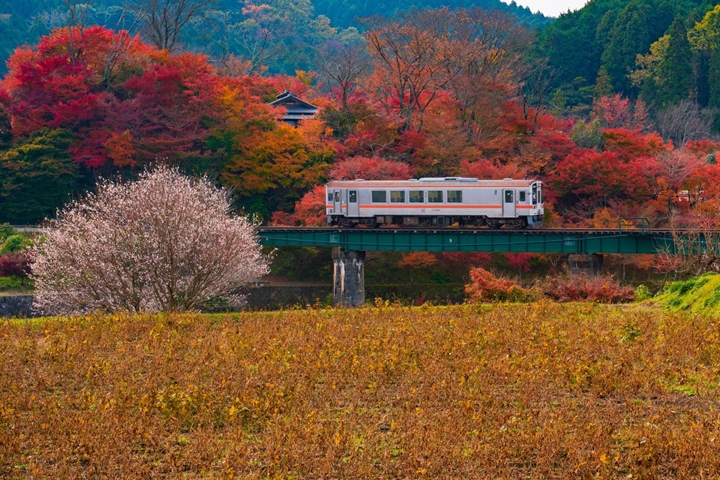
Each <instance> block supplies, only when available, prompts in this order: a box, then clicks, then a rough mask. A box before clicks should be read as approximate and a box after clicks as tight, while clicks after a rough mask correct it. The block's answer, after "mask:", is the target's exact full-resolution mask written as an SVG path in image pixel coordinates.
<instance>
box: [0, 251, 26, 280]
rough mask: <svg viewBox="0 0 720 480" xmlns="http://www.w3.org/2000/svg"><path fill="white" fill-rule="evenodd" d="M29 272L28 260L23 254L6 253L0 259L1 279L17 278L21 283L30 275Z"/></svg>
mask: <svg viewBox="0 0 720 480" xmlns="http://www.w3.org/2000/svg"><path fill="white" fill-rule="evenodd" d="M29 270H30V266H29V262H28V258H27V255H26V254H24V253H19V252H13V253H6V254H5V255H3V256H1V257H0V276H2V277H17V278H19V279H20V280H21V283H22V282H23V280H24V279H25V278H26V277H27V275H28V273H30V272H29Z"/></svg>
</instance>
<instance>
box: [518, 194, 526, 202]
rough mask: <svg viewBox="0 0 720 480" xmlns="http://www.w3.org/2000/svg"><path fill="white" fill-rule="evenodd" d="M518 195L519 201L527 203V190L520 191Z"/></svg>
mask: <svg viewBox="0 0 720 480" xmlns="http://www.w3.org/2000/svg"><path fill="white" fill-rule="evenodd" d="M518 196H519V197H520V198H518V201H520V202H523V203H525V198H526V196H527V195H525V192H519V193H518Z"/></svg>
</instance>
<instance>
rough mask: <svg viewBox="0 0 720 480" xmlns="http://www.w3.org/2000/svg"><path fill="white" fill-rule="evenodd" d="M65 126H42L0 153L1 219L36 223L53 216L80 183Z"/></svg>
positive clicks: (69, 136)
mask: <svg viewBox="0 0 720 480" xmlns="http://www.w3.org/2000/svg"><path fill="white" fill-rule="evenodd" d="M72 142H73V137H72V135H71V134H70V133H68V132H67V131H66V130H41V131H39V132H37V133H36V134H35V135H33V136H32V137H30V138H29V139H28V140H26V141H25V142H23V143H20V144H18V145H15V146H13V147H12V148H10V149H9V150H7V151H5V152H2V153H0V221H2V222H8V223H13V224H33V223H36V222H38V221H40V220H42V219H43V218H44V217H47V216H52V215H54V213H55V209H56V208H59V207H61V206H62V205H63V204H64V203H65V202H66V201H67V200H68V199H69V196H70V194H72V193H73V192H74V191H76V189H77V186H78V179H79V174H78V166H77V164H76V163H75V162H74V161H73V159H72V156H71V155H70V153H69V152H68V149H69V148H70V145H71V144H72Z"/></svg>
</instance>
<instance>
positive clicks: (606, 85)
mask: <svg viewBox="0 0 720 480" xmlns="http://www.w3.org/2000/svg"><path fill="white" fill-rule="evenodd" d="M613 93H615V92H614V91H613V88H612V82H611V81H610V75H608V71H607V68H605V67H600V70H599V71H598V74H597V80H595V89H594V90H593V96H594V97H595V98H602V97H605V96H607V95H612V94H613Z"/></svg>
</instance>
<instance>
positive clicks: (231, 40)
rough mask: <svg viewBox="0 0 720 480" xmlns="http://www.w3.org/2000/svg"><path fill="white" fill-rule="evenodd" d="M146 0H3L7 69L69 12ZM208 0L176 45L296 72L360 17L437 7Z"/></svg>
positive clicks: (122, 19) (517, 11)
mask: <svg viewBox="0 0 720 480" xmlns="http://www.w3.org/2000/svg"><path fill="white" fill-rule="evenodd" d="M144 3H147V2H143V1H141V0H129V1H128V0H90V1H79V0H39V1H32V2H16V1H13V0H0V59H2V61H0V73H4V72H5V71H6V69H5V67H4V64H5V60H6V59H7V58H8V57H9V56H10V54H11V53H12V51H13V50H14V49H15V48H16V47H17V46H19V45H23V44H28V43H29V44H33V43H36V42H37V41H38V40H39V39H40V37H41V36H42V35H47V34H48V33H50V31H51V30H53V29H54V28H58V27H61V26H65V25H67V23H68V21H69V17H70V15H69V14H68V5H70V6H71V9H74V12H73V14H74V16H75V17H76V18H80V19H82V21H83V22H84V23H87V24H98V25H102V26H105V27H108V28H111V29H118V28H125V29H127V28H131V27H133V26H134V27H137V26H138V25H137V23H136V20H137V17H138V16H140V15H139V14H140V13H141V10H142V9H143V8H144V7H143V5H144ZM185 3H188V4H198V5H201V6H202V8H200V9H199V10H198V11H197V15H194V16H193V17H192V18H191V19H190V21H189V22H188V24H187V25H186V27H185V28H184V29H183V31H182V32H181V34H180V35H179V38H178V42H177V45H178V47H182V48H183V49H184V50H191V51H195V52H202V53H206V54H209V55H211V56H212V57H213V58H216V59H220V60H222V59H226V58H227V57H228V56H230V55H234V56H240V57H243V58H246V59H249V60H250V62H252V64H253V66H254V67H255V68H260V65H259V63H262V67H265V68H267V71H268V72H270V73H287V74H293V73H294V72H295V70H296V69H300V70H311V69H314V68H315V67H316V64H315V61H316V55H315V53H314V51H313V49H314V48H316V47H318V46H319V45H322V44H324V43H326V42H327V41H328V40H335V41H338V42H341V43H348V42H353V41H357V40H358V38H359V36H358V32H357V29H360V30H362V28H363V27H362V25H361V23H360V21H359V20H360V19H361V18H365V17H370V16H373V15H383V16H393V15H396V14H397V13H398V12H400V11H404V10H408V9H411V8H416V9H424V8H430V7H437V6H438V5H439V4H438V2H435V1H432V0H403V1H380V2H369V1H366V0H358V1H348V0H315V1H311V0H267V1H262V0H245V1H240V0H201V1H198V2H195V1H190V2H185ZM442 5H447V6H449V7H451V8H459V7H474V6H477V7H481V8H486V9H488V8H489V9H494V10H498V11H502V12H504V13H509V14H511V15H514V16H516V17H517V18H518V19H519V20H520V21H521V22H523V23H525V24H527V25H531V26H533V27H542V26H545V25H547V24H548V23H549V22H550V21H551V19H548V18H546V17H544V16H543V15H542V14H533V13H532V12H530V10H529V9H527V8H524V7H521V6H518V5H516V4H515V3H512V4H511V5H508V4H506V3H503V2H501V1H500V0H452V1H450V2H442Z"/></svg>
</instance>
